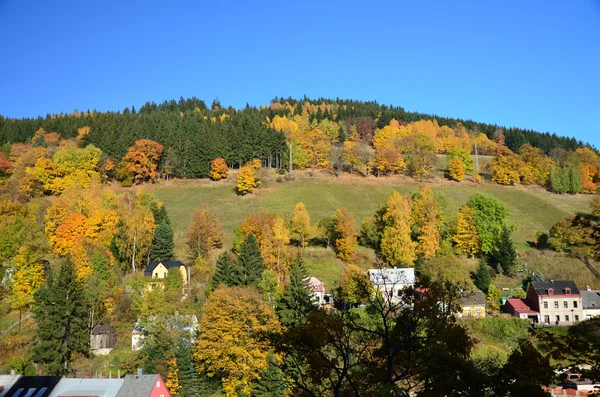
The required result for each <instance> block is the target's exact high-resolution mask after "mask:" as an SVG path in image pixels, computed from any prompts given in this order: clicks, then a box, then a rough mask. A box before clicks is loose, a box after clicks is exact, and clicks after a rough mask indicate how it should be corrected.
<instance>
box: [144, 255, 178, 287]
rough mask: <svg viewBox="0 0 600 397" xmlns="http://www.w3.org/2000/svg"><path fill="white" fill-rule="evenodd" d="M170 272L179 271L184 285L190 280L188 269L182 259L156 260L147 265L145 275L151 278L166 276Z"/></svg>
mask: <svg viewBox="0 0 600 397" xmlns="http://www.w3.org/2000/svg"><path fill="white" fill-rule="evenodd" d="M169 272H179V274H181V278H182V280H183V285H186V284H187V282H188V270H187V268H186V267H185V265H184V264H183V263H181V262H180V261H166V260H160V261H155V262H152V263H151V264H149V265H148V266H146V268H145V269H144V276H146V277H151V278H165V277H167V274H169Z"/></svg>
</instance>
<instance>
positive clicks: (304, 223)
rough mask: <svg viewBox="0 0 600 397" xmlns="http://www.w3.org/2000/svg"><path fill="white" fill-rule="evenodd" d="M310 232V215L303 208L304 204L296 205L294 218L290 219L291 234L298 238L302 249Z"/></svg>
mask: <svg viewBox="0 0 600 397" xmlns="http://www.w3.org/2000/svg"><path fill="white" fill-rule="evenodd" d="M309 231H310V215H309V214H308V211H307V210H306V207H305V206H304V203H298V204H296V207H295V208H294V216H293V218H292V232H293V233H296V234H297V235H298V236H299V237H300V243H301V245H302V248H304V247H306V241H305V240H306V236H308V233H309Z"/></svg>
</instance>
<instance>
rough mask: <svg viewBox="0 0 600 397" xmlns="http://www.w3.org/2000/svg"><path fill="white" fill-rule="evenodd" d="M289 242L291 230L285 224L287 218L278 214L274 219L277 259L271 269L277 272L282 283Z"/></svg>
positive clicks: (274, 241) (274, 240)
mask: <svg viewBox="0 0 600 397" xmlns="http://www.w3.org/2000/svg"><path fill="white" fill-rule="evenodd" d="M289 242H290V232H289V230H288V228H287V226H286V224H285V220H284V219H283V217H281V216H276V217H275V220H274V221H273V243H274V248H275V251H276V253H277V261H276V263H275V266H274V268H273V267H272V268H271V270H274V271H275V272H276V273H277V275H278V278H279V282H280V283H281V282H283V279H284V278H285V273H286V267H285V250H286V247H287V245H288V244H289Z"/></svg>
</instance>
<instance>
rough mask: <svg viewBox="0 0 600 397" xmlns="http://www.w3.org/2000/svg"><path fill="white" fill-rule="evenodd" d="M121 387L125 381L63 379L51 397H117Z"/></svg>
mask: <svg viewBox="0 0 600 397" xmlns="http://www.w3.org/2000/svg"><path fill="white" fill-rule="evenodd" d="M121 386H123V379H87V378H86V379H82V378H62V379H61V380H60V382H58V384H57V385H56V387H55V388H54V390H52V393H50V396H49V397H60V396H65V397H68V396H95V397H115V396H116V395H117V393H118V392H119V389H121Z"/></svg>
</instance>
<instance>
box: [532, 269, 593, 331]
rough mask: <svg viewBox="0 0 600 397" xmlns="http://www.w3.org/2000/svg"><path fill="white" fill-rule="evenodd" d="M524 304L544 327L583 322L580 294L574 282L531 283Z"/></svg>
mask: <svg viewBox="0 0 600 397" xmlns="http://www.w3.org/2000/svg"><path fill="white" fill-rule="evenodd" d="M525 303H526V304H527V306H529V307H530V308H531V309H532V310H534V311H536V312H538V313H539V321H540V323H541V324H545V325H573V324H575V323H577V322H579V321H582V320H584V317H583V301H582V297H581V293H580V292H579V289H578V288H577V285H576V284H575V282H574V281H571V280H563V281H555V280H550V281H532V282H531V284H530V285H529V290H528V291H527V298H526V299H525Z"/></svg>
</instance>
